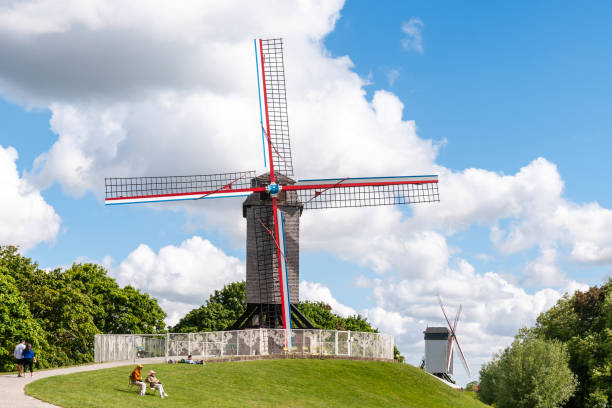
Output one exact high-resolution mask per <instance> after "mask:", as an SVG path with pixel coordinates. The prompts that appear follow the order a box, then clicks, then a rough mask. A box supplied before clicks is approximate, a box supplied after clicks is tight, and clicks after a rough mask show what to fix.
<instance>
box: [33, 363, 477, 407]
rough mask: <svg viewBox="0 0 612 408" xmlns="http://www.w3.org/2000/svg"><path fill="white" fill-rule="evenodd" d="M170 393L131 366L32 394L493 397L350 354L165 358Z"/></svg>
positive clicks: (292, 400) (331, 399)
mask: <svg viewBox="0 0 612 408" xmlns="http://www.w3.org/2000/svg"><path fill="white" fill-rule="evenodd" d="M150 369H154V370H155V371H156V372H157V377H158V378H159V379H160V380H161V381H162V382H163V383H164V387H165V388H166V392H167V393H168V394H169V395H170V397H169V398H167V399H164V400H161V399H160V398H159V396H157V395H155V396H153V395H150V394H149V395H147V396H145V397H140V396H138V393H137V391H136V389H135V388H132V390H129V391H128V384H127V382H128V380H127V376H128V374H129V373H130V371H131V366H130V367H118V368H111V369H106V370H98V371H91V372H87V373H77V374H70V375H64V376H57V377H50V378H43V379H41V380H38V381H35V382H33V383H31V384H29V385H28V386H27V388H26V392H27V393H28V394H29V395H32V396H34V397H37V398H39V399H42V400H44V401H48V402H51V403H54V404H56V405H60V406H62V407H74V408H77V407H78V408H83V407H130V408H132V407H134V406H143V404H144V406H147V407H156V406H160V407H161V406H164V407H190V408H193V407H245V406H248V407H281V406H282V407H287V406H290V407H351V406H361V407H415V408H428V407H432V408H445V407H448V408H451V407H452V408H463V407H465V408H478V407H486V405H484V404H482V403H480V402H479V401H476V400H475V399H474V398H472V397H471V396H469V395H467V393H464V392H461V391H457V390H453V389H451V388H449V387H447V386H446V385H444V384H442V383H441V382H439V381H437V380H436V379H434V378H432V377H431V376H429V375H427V374H425V373H424V372H423V371H421V370H419V369H417V368H415V367H413V366H410V365H404V364H394V363H385V362H370V361H348V360H262V361H248V362H235V363H211V364H207V365H205V366H201V365H187V364H158V365H150V366H145V368H144V370H143V373H146V372H148V370H150Z"/></svg>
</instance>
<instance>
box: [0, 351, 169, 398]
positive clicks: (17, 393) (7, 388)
mask: <svg viewBox="0 0 612 408" xmlns="http://www.w3.org/2000/svg"><path fill="white" fill-rule="evenodd" d="M138 362H139V363H142V364H158V363H161V362H163V359H159V358H157V359H143V360H138ZM132 364H134V362H132V361H118V362H112V363H101V364H92V365H86V366H80V367H66V368H57V369H55V370H46V371H38V372H37V371H34V377H30V375H29V373H28V375H27V376H26V377H25V378H19V377H17V375H16V374H13V375H0V407H1V408H40V407H47V408H49V407H57V406H56V405H53V404H49V403H47V402H43V401H41V400H38V399H36V398H33V397H30V396H28V395H25V393H24V388H25V386H26V384H29V383H31V382H32V381H35V380H38V379H40V378H45V377H52V376H54V375H63V374H70V373H78V372H82V371H92V370H101V369H103V368H110V367H117V366H123V365H132Z"/></svg>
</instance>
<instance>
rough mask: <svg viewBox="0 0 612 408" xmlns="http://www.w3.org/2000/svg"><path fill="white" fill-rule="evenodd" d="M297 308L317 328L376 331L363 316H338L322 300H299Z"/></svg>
mask: <svg viewBox="0 0 612 408" xmlns="http://www.w3.org/2000/svg"><path fill="white" fill-rule="evenodd" d="M298 309H299V311H300V312H301V313H302V314H303V315H304V316H305V317H306V318H307V319H308V320H310V322H311V323H312V324H313V325H314V326H315V327H317V328H319V329H327V330H350V331H359V332H373V333H377V332H378V330H377V329H375V328H373V327H372V326H371V325H370V323H369V322H368V320H367V319H366V318H365V317H363V316H361V315H354V316H349V317H341V316H338V315H337V314H335V313H333V312H332V311H331V306H330V305H328V304H326V303H324V302H309V301H305V302H300V303H299V304H298Z"/></svg>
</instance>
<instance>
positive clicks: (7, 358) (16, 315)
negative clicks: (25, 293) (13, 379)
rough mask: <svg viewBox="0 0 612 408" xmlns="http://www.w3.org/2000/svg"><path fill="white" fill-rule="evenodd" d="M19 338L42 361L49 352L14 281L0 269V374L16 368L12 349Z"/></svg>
mask: <svg viewBox="0 0 612 408" xmlns="http://www.w3.org/2000/svg"><path fill="white" fill-rule="evenodd" d="M21 339H25V340H26V341H28V342H30V343H32V347H34V349H35V350H36V351H37V353H38V355H39V356H41V357H42V358H43V360H44V357H45V356H46V355H47V354H48V352H49V345H48V344H47V341H46V340H45V333H44V331H43V329H42V328H41V327H40V324H39V323H38V321H36V320H35V319H34V318H33V317H32V314H31V313H30V310H29V309H28V305H27V304H26V302H25V301H24V300H23V298H22V297H21V296H20V294H19V290H18V289H17V286H16V285H15V280H14V279H13V278H12V277H11V276H9V275H8V273H7V271H6V268H5V267H2V266H0V371H10V370H12V369H13V368H14V367H15V359H14V358H13V350H14V348H15V345H17V343H18V342H19V341H21Z"/></svg>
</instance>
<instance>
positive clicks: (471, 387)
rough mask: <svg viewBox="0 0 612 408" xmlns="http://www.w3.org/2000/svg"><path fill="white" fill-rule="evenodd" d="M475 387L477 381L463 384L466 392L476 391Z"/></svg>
mask: <svg viewBox="0 0 612 408" xmlns="http://www.w3.org/2000/svg"><path fill="white" fill-rule="evenodd" d="M477 387H478V381H470V382H469V383H467V384H465V390H466V391H476V389H477Z"/></svg>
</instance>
